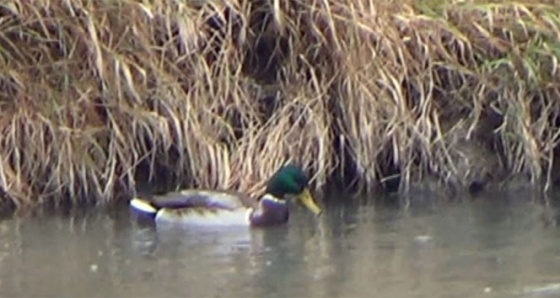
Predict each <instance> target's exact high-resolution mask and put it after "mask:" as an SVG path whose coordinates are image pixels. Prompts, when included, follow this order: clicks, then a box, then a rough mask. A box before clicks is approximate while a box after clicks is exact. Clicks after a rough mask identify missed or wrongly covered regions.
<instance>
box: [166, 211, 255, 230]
mask: <svg viewBox="0 0 560 298" xmlns="http://www.w3.org/2000/svg"><path fill="white" fill-rule="evenodd" d="M252 211H253V209H251V208H249V209H235V210H226V209H223V210H216V211H214V213H211V212H204V213H197V212H188V213H181V212H174V210H172V209H165V208H164V209H161V210H160V211H159V212H158V213H157V215H156V218H155V221H156V222H157V223H158V224H179V225H184V226H249V225H250V221H249V216H250V215H251V212H252Z"/></svg>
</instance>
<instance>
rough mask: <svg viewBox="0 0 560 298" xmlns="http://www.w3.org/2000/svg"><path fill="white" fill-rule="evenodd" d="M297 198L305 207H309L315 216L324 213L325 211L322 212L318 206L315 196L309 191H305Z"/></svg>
mask: <svg viewBox="0 0 560 298" xmlns="http://www.w3.org/2000/svg"><path fill="white" fill-rule="evenodd" d="M297 197H298V199H299V200H300V201H301V203H302V204H303V205H305V207H307V208H308V209H309V210H311V212H313V213H314V214H315V215H320V214H321V213H322V212H323V210H321V208H320V207H319V206H318V205H317V202H316V201H315V198H313V196H312V195H311V193H310V192H309V189H307V188H306V189H304V190H303V191H302V192H301V193H300V194H299V195H298V196H297Z"/></svg>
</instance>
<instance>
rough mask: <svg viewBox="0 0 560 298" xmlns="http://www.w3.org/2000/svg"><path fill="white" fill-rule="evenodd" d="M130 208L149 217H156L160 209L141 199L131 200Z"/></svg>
mask: <svg viewBox="0 0 560 298" xmlns="http://www.w3.org/2000/svg"><path fill="white" fill-rule="evenodd" d="M130 207H132V208H133V209H135V210H136V211H138V212H141V213H144V214H148V215H154V214H156V213H157V211H158V209H157V208H156V207H154V206H153V205H152V204H151V203H150V202H148V201H146V200H142V199H140V198H132V200H130Z"/></svg>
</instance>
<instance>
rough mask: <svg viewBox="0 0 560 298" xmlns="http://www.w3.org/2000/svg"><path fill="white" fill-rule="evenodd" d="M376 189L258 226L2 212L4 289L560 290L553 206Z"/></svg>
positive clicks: (66, 293) (291, 293)
mask: <svg viewBox="0 0 560 298" xmlns="http://www.w3.org/2000/svg"><path fill="white" fill-rule="evenodd" d="M391 200H393V199H392V198H387V199H384V200H383V201H384V202H390V201H391ZM347 201H348V200H347ZM372 201H374V200H365V199H364V200H354V201H352V202H347V203H345V204H340V203H338V204H337V203H329V204H326V207H327V211H326V212H325V213H324V214H323V216H322V217H321V218H319V219H316V218H314V217H313V216H312V215H310V214H309V213H308V212H305V211H304V210H303V209H300V208H299V206H294V207H296V208H294V209H293V210H294V211H293V215H292V217H291V220H290V222H289V223H288V224H287V225H284V226H279V227H275V228H270V229H254V230H248V229H240V228H236V229H229V230H211V229H206V230H200V229H197V230H185V229H176V228H162V227H160V228H157V227H154V226H153V225H151V224H150V223H146V222H139V221H137V220H135V218H133V217H131V216H130V214H129V211H128V210H127V209H126V208H124V209H123V210H114V211H112V212H105V211H95V210H94V211H88V212H81V213H79V212H78V213H67V214H56V215H41V216H36V217H32V218H24V219H22V218H20V219H16V218H11V219H5V220H3V221H1V222H0V296H2V297H13V296H20V297H37V296H40V297H560V228H559V227H557V225H556V223H557V221H558V216H557V211H558V210H557V209H556V207H553V206H547V205H545V204H544V203H542V202H540V201H539V200H535V199H534V198H529V197H520V196H512V195H509V196H508V195H499V194H492V195H487V196H483V197H480V198H477V199H474V200H473V199H468V200H455V201H453V202H438V203H435V202H430V203H427V201H423V202H424V203H417V204H411V205H410V206H408V207H406V208H405V207H404V205H403V204H393V203H375V204H374V203H372ZM412 201H414V198H412Z"/></svg>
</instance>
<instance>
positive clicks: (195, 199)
mask: <svg viewBox="0 0 560 298" xmlns="http://www.w3.org/2000/svg"><path fill="white" fill-rule="evenodd" d="M308 182H309V179H308V177H307V176H306V175H305V173H304V172H303V171H302V169H301V168H300V167H298V166H295V165H291V164H290V165H285V166H283V167H281V168H280V169H278V171H277V172H276V173H275V174H274V175H273V176H272V177H270V179H269V180H268V183H267V186H266V190H265V192H264V194H263V195H261V196H260V197H258V198H256V199H255V198H251V197H249V196H248V195H246V194H244V193H241V192H237V191H221V190H208V189H187V190H182V191H176V192H170V193H167V194H165V195H161V196H153V197H151V198H147V199H145V198H133V199H132V200H131V201H130V206H131V207H132V209H134V210H135V211H137V212H140V213H141V214H147V215H150V216H154V219H155V221H156V223H157V222H167V223H177V224H181V225H210V226H216V225H218V226H223V225H226V226H239V225H242V226H255V227H258V226H272V225H278V224H284V223H286V222H287V221H288V218H289V210H288V205H287V201H286V199H288V198H291V197H295V198H297V200H298V201H299V202H300V203H302V204H303V205H304V206H305V207H307V208H308V209H309V210H310V211H311V212H312V213H314V214H315V215H317V216H318V215H320V214H321V213H322V209H321V208H320V207H319V206H318V205H317V202H316V201H315V198H314V197H313V196H312V195H311V193H310V191H309V189H308Z"/></svg>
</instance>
